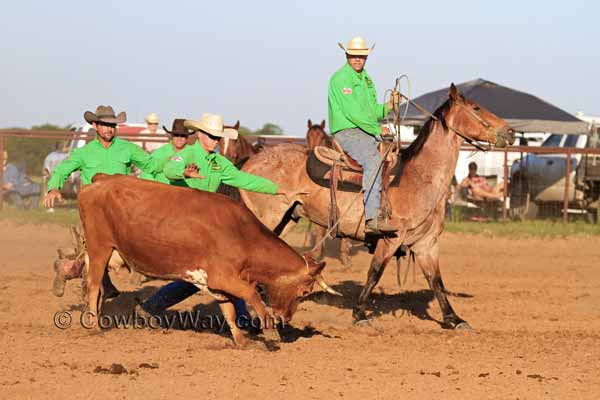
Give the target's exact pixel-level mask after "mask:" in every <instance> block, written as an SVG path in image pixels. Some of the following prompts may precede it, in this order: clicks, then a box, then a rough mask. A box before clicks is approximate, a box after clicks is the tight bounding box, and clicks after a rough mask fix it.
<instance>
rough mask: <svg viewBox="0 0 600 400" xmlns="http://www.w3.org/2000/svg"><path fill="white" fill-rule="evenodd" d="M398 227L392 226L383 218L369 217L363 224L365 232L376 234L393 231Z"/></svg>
mask: <svg viewBox="0 0 600 400" xmlns="http://www.w3.org/2000/svg"><path fill="white" fill-rule="evenodd" d="M397 230H398V229H397V228H395V227H394V226H392V225H391V224H390V223H389V222H388V221H387V220H385V219H383V218H381V217H380V218H378V219H375V218H373V219H369V220H367V222H366V224H365V233H373V234H376V235H383V234H385V233H393V232H396V231H397Z"/></svg>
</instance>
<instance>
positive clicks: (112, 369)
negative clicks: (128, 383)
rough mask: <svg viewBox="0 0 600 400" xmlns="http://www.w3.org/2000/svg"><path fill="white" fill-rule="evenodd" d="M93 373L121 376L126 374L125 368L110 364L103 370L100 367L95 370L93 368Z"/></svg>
mask: <svg viewBox="0 0 600 400" xmlns="http://www.w3.org/2000/svg"><path fill="white" fill-rule="evenodd" d="M94 373H96V374H112V375H121V374H126V373H127V368H125V367H124V366H123V365H121V364H111V366H110V367H109V368H103V367H101V366H97V367H96V368H94Z"/></svg>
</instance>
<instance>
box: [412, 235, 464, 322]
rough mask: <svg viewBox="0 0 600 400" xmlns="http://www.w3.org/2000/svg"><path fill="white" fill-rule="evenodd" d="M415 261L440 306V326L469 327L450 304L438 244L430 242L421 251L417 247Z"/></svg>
mask: <svg viewBox="0 0 600 400" xmlns="http://www.w3.org/2000/svg"><path fill="white" fill-rule="evenodd" d="M415 261H416V263H417V264H418V265H419V267H421V271H423V275H425V278H426V279H427V282H428V283H429V287H430V288H431V290H433V293H434V294H435V297H436V299H437V300H438V303H439V304H440V308H441V309H442V315H443V321H442V328H444V329H471V327H470V326H469V324H468V323H467V322H466V321H464V320H463V319H462V318H460V317H459V316H458V315H457V314H456V312H454V309H453V308H452V306H451V305H450V301H449V300H448V296H447V295H446V289H445V288H444V282H443V281H442V274H441V273H440V260H439V246H438V244H437V242H436V243H434V244H432V245H431V246H430V247H429V248H427V249H425V250H424V251H423V252H421V251H420V249H417V250H416V252H415Z"/></svg>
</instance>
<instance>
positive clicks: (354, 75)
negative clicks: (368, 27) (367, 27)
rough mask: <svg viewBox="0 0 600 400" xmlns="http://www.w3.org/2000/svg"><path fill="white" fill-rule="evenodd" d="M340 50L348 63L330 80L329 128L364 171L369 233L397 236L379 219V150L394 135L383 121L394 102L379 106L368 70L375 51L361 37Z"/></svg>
mask: <svg viewBox="0 0 600 400" xmlns="http://www.w3.org/2000/svg"><path fill="white" fill-rule="evenodd" d="M339 46H340V47H341V48H342V49H343V50H344V51H345V52H346V63H345V64H344V66H343V67H342V68H340V69H339V70H337V71H336V72H335V74H333V76H332V77H331V79H330V80H329V93H328V104H329V127H330V128H331V133H332V134H333V135H335V140H336V141H337V142H338V143H339V144H340V146H342V148H343V149H344V151H345V152H346V153H348V155H350V157H352V158H353V159H354V160H356V161H357V162H358V163H359V164H360V165H361V166H362V167H363V182H362V186H363V195H364V205H365V222H366V224H365V232H366V233H375V234H382V233H384V232H394V231H395V230H396V229H395V228H394V227H393V226H391V225H390V224H389V223H388V222H387V221H386V220H384V219H383V218H382V217H381V216H380V215H379V207H380V205H381V172H382V168H381V162H382V158H381V155H380V154H379V151H378V150H377V144H378V142H379V141H381V137H382V136H388V135H390V131H389V129H388V128H387V127H381V125H380V124H379V120H380V119H383V118H385V116H386V115H387V114H388V113H389V111H390V109H391V108H392V106H393V101H394V98H392V99H390V102H389V104H379V103H377V90H376V89H375V84H374V83H373V80H372V79H371V77H370V76H369V74H367V71H365V69H364V67H365V63H366V62H367V56H368V55H369V53H370V52H371V50H373V47H371V48H368V47H367V45H366V42H365V40H364V39H363V38H361V37H355V38H353V39H352V40H350V43H349V44H348V48H345V47H344V46H343V45H342V44H341V43H340V44H339ZM392 97H393V96H392Z"/></svg>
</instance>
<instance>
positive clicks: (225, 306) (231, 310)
mask: <svg viewBox="0 0 600 400" xmlns="http://www.w3.org/2000/svg"><path fill="white" fill-rule="evenodd" d="M219 307H220V308H221V312H222V313H223V316H224V317H225V320H226V321H227V324H228V325H229V329H230V330H231V336H233V341H234V342H235V344H236V345H237V346H240V347H244V346H245V345H246V344H247V343H248V340H247V339H246V336H245V335H244V332H243V331H242V330H241V329H240V328H239V326H238V324H237V323H236V322H237V314H236V312H235V306H234V305H233V302H231V301H225V302H222V303H219Z"/></svg>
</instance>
